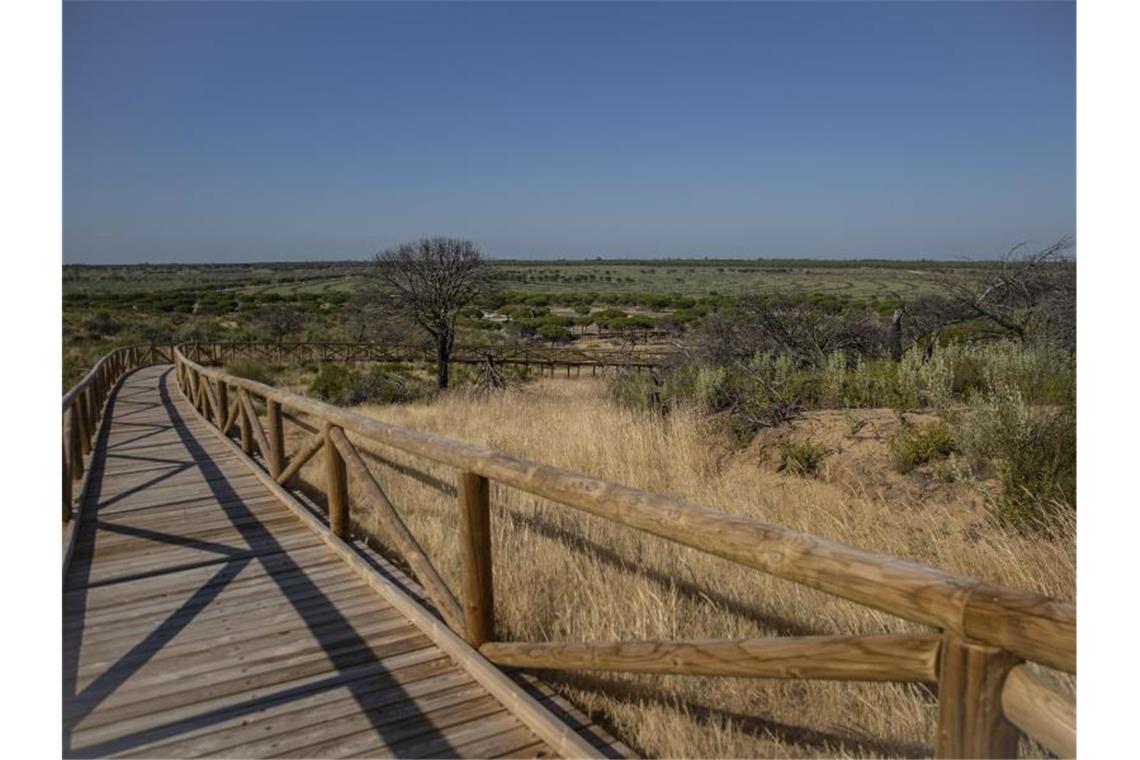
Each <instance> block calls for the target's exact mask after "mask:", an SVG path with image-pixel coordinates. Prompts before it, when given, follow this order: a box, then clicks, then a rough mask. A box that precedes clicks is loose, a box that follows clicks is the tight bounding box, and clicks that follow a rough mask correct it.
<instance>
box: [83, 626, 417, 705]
mask: <svg viewBox="0 0 1140 760" xmlns="http://www.w3.org/2000/svg"><path fill="white" fill-rule="evenodd" d="M334 624H336V625H334ZM318 630H319V631H320V637H319V638H318V637H317V636H315V635H313V634H312V633H311V632H310V630H308V629H307V628H306V627H302V628H301V629H297V628H293V627H289V628H285V629H282V630H280V631H278V632H277V636H269V637H266V638H263V639H262V640H260V641H258V640H252V641H246V642H236V643H232V644H229V645H225V646H221V647H219V649H218V651H216V652H213V651H209V650H207V651H205V652H200V651H199V652H187V653H184V654H181V655H179V656H174V657H168V658H164V659H160V660H152V659H147V658H143V659H135V660H126V661H125V662H124V664H123V665H119V664H118V663H119V662H120V661H116V664H115V667H125V666H126V665H130V666H132V667H134V668H135V669H134V671H133V672H132V673H131V677H130V680H128V681H127V682H126V683H125V684H124V685H123V686H122V687H120V688H119V689H118V690H116V692H115V695H113V696H112V697H109V698H107V699H105V700H103V701H102V702H101V703H100V704H99V706H98V707H99V709H102V708H105V707H108V706H114V705H115V704H116V702H115V701H114V700H116V699H120V698H121V699H123V700H124V702H125V701H127V700H130V701H135V697H136V696H137V695H138V694H141V693H144V692H145V691H147V690H153V693H158V694H166V693H169V692H170V691H173V690H178V691H185V690H188V688H187V687H189V688H193V687H195V686H199V685H204V684H212V683H214V682H217V681H224V680H227V679H228V678H232V677H233V675H234V674H242V675H250V674H254V673H257V672H259V671H260V669H261V668H262V667H263V666H264V667H266V668H269V669H272V668H273V667H287V666H290V665H294V664H298V663H303V662H308V661H318V662H323V663H326V664H327V662H328V660H329V659H331V658H333V657H335V658H336V659H337V660H338V661H339V660H343V659H344V658H345V657H346V656H347V655H348V654H349V653H353V652H357V651H360V652H363V651H364V650H366V649H374V650H375V651H377V652H380V651H382V649H381V647H382V646H384V645H394V644H402V645H407V643H408V642H409V641H413V640H416V639H415V637H417V636H419V635H420V634H419V632H418V631H417V630H416V628H415V626H413V625H412V624H411V623H409V622H408V621H407V620H405V619H403V618H402V617H397V618H395V619H392V618H389V619H386V620H374V621H372V622H370V623H368V624H367V625H363V626H360V627H355V626H345V625H344V624H343V623H342V622H339V621H333V622H332V623H330V624H328V625H325V626H323V627H322V628H320V629H318ZM282 633H284V634H287V635H282ZM418 641H421V642H422V641H423V639H422V638H421V639H418ZM322 667H323V666H322ZM104 672H105V671H104ZM84 680H96V679H93V678H92V677H91V674H90V673H87V674H83V675H81V678H80V683H81V687H82V682H83V681H84ZM81 695H82V692H81ZM81 698H82V696H81V697H80V699H81Z"/></svg>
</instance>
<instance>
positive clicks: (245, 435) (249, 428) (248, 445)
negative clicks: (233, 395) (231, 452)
mask: <svg viewBox="0 0 1140 760" xmlns="http://www.w3.org/2000/svg"><path fill="white" fill-rule="evenodd" d="M237 392H238V419H239V420H240V421H241V450H242V451H244V452H245V454H246V456H253V423H252V421H251V420H250V419H249V417H247V416H246V413H245V404H243V403H241V401H242V399H241V394H242V390H241V388H240V387H239V388H238V391H237ZM223 424H224V423H223Z"/></svg>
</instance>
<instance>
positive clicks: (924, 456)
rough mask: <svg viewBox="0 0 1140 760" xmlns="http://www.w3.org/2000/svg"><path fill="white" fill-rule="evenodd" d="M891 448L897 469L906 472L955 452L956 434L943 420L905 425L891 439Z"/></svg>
mask: <svg viewBox="0 0 1140 760" xmlns="http://www.w3.org/2000/svg"><path fill="white" fill-rule="evenodd" d="M890 448H891V456H892V458H893V459H894V464H895V469H897V470H898V471H899V472H901V473H903V474H906V473H908V472H910V471H911V470H913V469H914V468H915V467H919V466H920V465H924V464H929V463H930V462H933V461H935V460H939V459H945V458H946V457H948V456H950V454H952V453H954V448H955V446H954V435H953V433H952V432H951V430H950V426H949V425H947V424H946V423H945V422H944V421H942V420H938V421H937V422H932V423H930V424H927V425H905V426H904V427H903V429H902V430H901V431H900V432H899V433H898V434H897V435H896V436H895V437H894V438H892V439H891V441H890Z"/></svg>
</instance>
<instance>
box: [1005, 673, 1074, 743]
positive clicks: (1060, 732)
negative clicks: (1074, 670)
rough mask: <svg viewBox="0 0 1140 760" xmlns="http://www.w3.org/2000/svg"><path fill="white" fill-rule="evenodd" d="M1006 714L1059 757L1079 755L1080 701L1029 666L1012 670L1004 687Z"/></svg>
mask: <svg viewBox="0 0 1140 760" xmlns="http://www.w3.org/2000/svg"><path fill="white" fill-rule="evenodd" d="M1001 708H1002V712H1003V713H1005V717H1006V718H1008V719H1009V721H1010V722H1011V723H1013V725H1015V726H1017V727H1018V728H1020V729H1021V730H1022V731H1024V732H1025V733H1026V734H1028V735H1029V736H1030V737H1032V738H1033V739H1036V740H1037V741H1039V742H1041V744H1043V745H1045V748H1046V749H1048V750H1049V751H1050V752H1053V753H1055V754H1056V755H1057V756H1058V757H1076V756H1077V703H1076V701H1075V700H1074V699H1073V696H1072V695H1071V694H1066V693H1065V692H1063V691H1061V690H1060V689H1058V688H1057V687H1056V686H1054V685H1052V684H1050V683H1048V682H1046V681H1045V680H1043V679H1041V678H1039V677H1038V676H1036V675H1034V673H1033V671H1032V670H1030V666H1028V665H1017V666H1016V667H1014V668H1013V669H1012V670H1010V671H1009V675H1007V676H1006V679H1005V684H1004V685H1003V686H1002V690H1001Z"/></svg>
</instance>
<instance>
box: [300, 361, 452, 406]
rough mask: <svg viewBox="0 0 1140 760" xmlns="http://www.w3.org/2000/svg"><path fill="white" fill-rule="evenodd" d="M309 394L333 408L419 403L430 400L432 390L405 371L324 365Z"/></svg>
mask: <svg viewBox="0 0 1140 760" xmlns="http://www.w3.org/2000/svg"><path fill="white" fill-rule="evenodd" d="M308 392H309V394H310V395H313V396H315V397H317V398H319V399H321V400H322V401H327V402H329V403H330V404H336V405H337V406H355V405H356V404H363V403H374V404H399V403H406V402H409V401H416V400H418V399H422V398H426V397H428V396H430V395H431V392H432V387H431V384H430V383H429V382H427V381H426V380H424V379H423V378H421V377H417V376H416V375H415V373H414V372H413V371H411V370H409V369H406V368H394V367H391V366H387V365H380V366H374V367H370V368H368V369H367V370H361V369H357V368H355V367H349V366H345V365H343V364H322V365H321V367H320V370H319V371H318V372H317V375H316V377H315V378H313V380H312V382H311V383H310V384H309V387H308Z"/></svg>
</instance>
